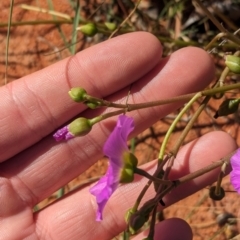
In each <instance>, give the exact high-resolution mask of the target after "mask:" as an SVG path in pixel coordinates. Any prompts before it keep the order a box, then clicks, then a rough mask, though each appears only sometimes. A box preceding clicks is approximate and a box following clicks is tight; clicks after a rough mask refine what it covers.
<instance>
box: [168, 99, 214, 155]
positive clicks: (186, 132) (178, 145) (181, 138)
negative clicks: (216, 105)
mask: <svg viewBox="0 0 240 240" xmlns="http://www.w3.org/2000/svg"><path fill="white" fill-rule="evenodd" d="M210 98H211V97H210V96H207V97H206V98H205V99H204V100H203V102H202V104H201V105H200V107H199V108H198V109H197V111H196V112H195V113H194V115H193V116H192V117H191V119H190V121H189V122H188V124H187V126H186V127H185V128H184V130H183V131H182V133H181V135H180V137H179V138H178V140H177V142H176V144H175V146H174V148H173V149H172V150H171V151H170V152H171V154H172V155H173V156H175V157H176V155H177V153H178V150H179V148H180V147H181V145H182V143H183V141H184V139H185V138H186V136H187V134H188V133H189V131H190V130H191V128H192V126H193V124H194V123H195V121H196V120H197V118H198V117H199V115H200V114H201V112H202V111H203V109H204V108H205V107H206V105H207V103H208V101H209V100H210Z"/></svg>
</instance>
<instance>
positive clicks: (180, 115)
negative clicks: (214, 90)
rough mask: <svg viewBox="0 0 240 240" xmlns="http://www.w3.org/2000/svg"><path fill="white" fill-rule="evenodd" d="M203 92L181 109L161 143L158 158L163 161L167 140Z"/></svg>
mask: <svg viewBox="0 0 240 240" xmlns="http://www.w3.org/2000/svg"><path fill="white" fill-rule="evenodd" d="M201 96H202V94H201V92H199V93H197V94H196V95H195V96H194V97H193V98H192V99H191V100H190V101H189V102H188V103H187V104H186V105H185V106H184V108H183V109H182V110H181V112H180V113H179V114H178V116H177V117H176V118H175V120H174V121H173V123H172V124H171V126H170V128H169V129H168V131H167V133H166V135H165V138H164V140H163V143H162V145H161V149H160V152H159V156H158V160H159V161H161V160H162V159H163V156H164V153H165V149H166V146H167V142H168V140H169V138H170V136H171V134H172V132H173V131H174V129H175V127H176V125H177V123H178V121H179V120H180V119H181V117H182V116H183V114H184V113H186V111H187V110H188V109H189V108H190V107H191V106H192V104H193V103H194V102H195V101H196V100H197V99H198V98H199V97H201Z"/></svg>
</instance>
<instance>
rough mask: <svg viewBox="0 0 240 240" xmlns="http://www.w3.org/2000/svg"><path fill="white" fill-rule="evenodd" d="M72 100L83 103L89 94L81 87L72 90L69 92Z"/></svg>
mask: <svg viewBox="0 0 240 240" xmlns="http://www.w3.org/2000/svg"><path fill="white" fill-rule="evenodd" d="M68 94H69V96H70V97H71V99H72V100H73V101H75V102H83V101H84V100H85V96H86V94H87V92H86V90H85V89H83V88H80V87H75V88H72V89H71V90H70V91H69V92H68Z"/></svg>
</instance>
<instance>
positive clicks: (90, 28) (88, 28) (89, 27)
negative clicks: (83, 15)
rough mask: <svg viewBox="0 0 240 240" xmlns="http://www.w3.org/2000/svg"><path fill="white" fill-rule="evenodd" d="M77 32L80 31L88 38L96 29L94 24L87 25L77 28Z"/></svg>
mask: <svg viewBox="0 0 240 240" xmlns="http://www.w3.org/2000/svg"><path fill="white" fill-rule="evenodd" d="M77 30H80V31H81V32H82V33H83V34H84V35H86V36H89V37H93V36H94V35H95V34H96V33H97V32H98V29H97V27H96V25H95V24H94V23H87V24H85V25H83V26H80V27H78V28H77Z"/></svg>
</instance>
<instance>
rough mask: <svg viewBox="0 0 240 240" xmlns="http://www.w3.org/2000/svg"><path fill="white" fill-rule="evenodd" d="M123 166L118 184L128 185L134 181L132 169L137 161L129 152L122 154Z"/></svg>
mask: <svg viewBox="0 0 240 240" xmlns="http://www.w3.org/2000/svg"><path fill="white" fill-rule="evenodd" d="M123 164H124V165H123V167H122V171H121V173H120V183H130V182H132V181H133V180H134V169H135V168H136V166H137V164H138V160H137V158H136V157H135V156H134V154H132V153H131V152H124V154H123Z"/></svg>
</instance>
